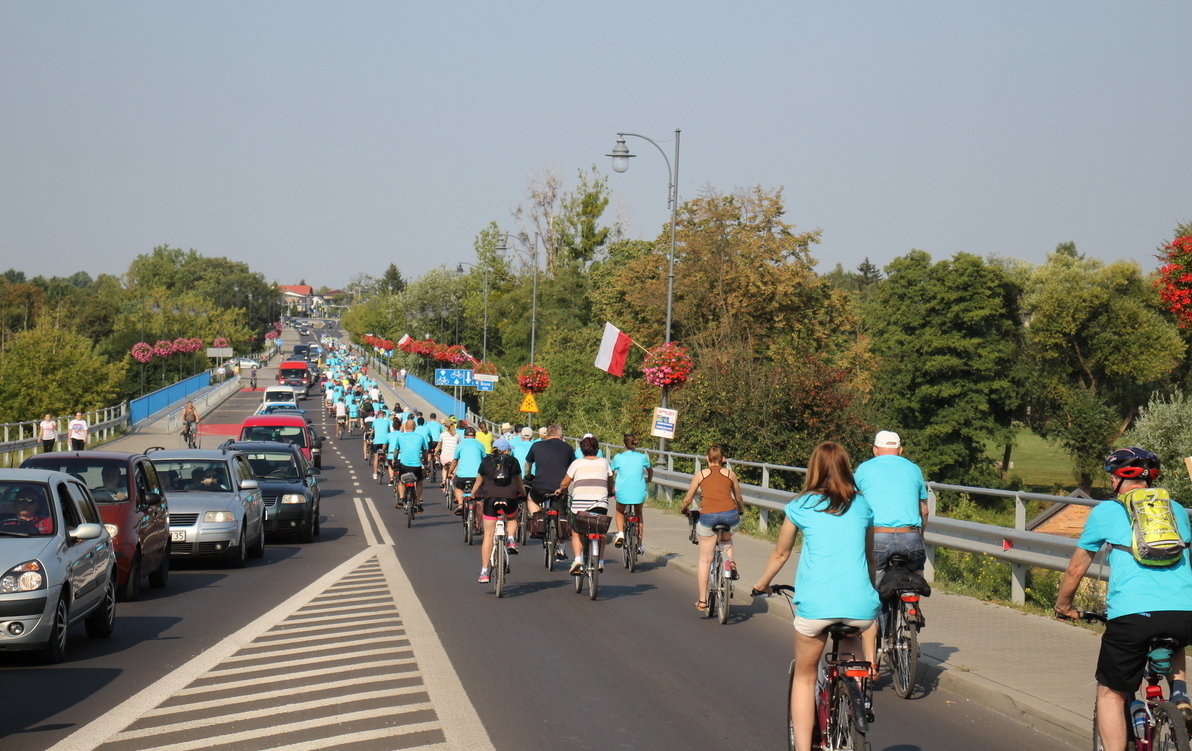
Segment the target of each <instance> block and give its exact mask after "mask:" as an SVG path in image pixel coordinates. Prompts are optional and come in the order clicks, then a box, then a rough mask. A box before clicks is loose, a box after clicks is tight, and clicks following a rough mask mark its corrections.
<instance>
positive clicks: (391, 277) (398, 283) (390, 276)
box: [377, 263, 406, 295]
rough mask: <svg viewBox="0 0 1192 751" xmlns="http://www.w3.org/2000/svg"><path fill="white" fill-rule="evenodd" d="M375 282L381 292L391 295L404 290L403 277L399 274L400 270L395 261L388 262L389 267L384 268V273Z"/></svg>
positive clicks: (404, 282) (404, 281)
mask: <svg viewBox="0 0 1192 751" xmlns="http://www.w3.org/2000/svg"><path fill="white" fill-rule="evenodd" d="M377 284H378V286H379V287H380V289H381V290H382V291H383V292H387V293H389V294H391V295H397V294H401V293H402V292H405V290H406V280H405V277H403V276H402V275H401V270H400V269H398V268H397V264H396V263H391V264H389V268H387V269H385V273H384V274H382V275H381V278H380V280H378V282H377Z"/></svg>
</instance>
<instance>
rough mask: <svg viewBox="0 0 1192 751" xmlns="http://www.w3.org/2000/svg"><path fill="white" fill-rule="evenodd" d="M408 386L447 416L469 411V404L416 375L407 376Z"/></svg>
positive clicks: (460, 415) (462, 414)
mask: <svg viewBox="0 0 1192 751" xmlns="http://www.w3.org/2000/svg"><path fill="white" fill-rule="evenodd" d="M406 388H408V389H409V390H410V391H413V392H414V393H415V394H417V395H418V396H420V397H421V398H423V399H425V400H426V401H427V403H429V404H430V406H432V407H434V408H435V411H437V412H439V413H440V414H441V415H443V416H444V417H446V416H447V415H455V416H456V417H461V418H462V417H463V416H464V415H466V414H467V413H468V405H466V404H464V403H463V402H461V401H456V400H455V399H453V398H451V395H449V394H447V393H445V392H443V391H440V390H439V389H437V388H435V387H434V386H432V385H431V384H429V383H427V382H426V381H424V380H422V379H421V378H419V377H418V376H415V375H407V376H406Z"/></svg>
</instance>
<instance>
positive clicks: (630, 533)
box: [625, 522, 637, 574]
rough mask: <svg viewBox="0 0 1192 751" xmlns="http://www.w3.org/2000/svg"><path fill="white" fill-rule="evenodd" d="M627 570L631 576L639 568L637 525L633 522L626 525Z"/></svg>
mask: <svg viewBox="0 0 1192 751" xmlns="http://www.w3.org/2000/svg"><path fill="white" fill-rule="evenodd" d="M625 568H627V569H629V573H631V574H632V573H633V572H634V570H635V569H636V568H637V525H636V524H634V523H633V522H629V523H628V524H626V525H625Z"/></svg>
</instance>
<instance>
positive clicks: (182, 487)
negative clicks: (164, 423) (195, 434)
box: [153, 459, 232, 493]
mask: <svg viewBox="0 0 1192 751" xmlns="http://www.w3.org/2000/svg"><path fill="white" fill-rule="evenodd" d="M153 466H154V467H156V468H157V474H158V476H159V477H161V478H162V482H164V483H165V486H166V491H167V492H179V491H180V492H183V493H186V492H189V491H192V490H193V491H198V492H207V493H216V492H220V491H225V492H226V491H229V490H231V489H232V484H231V483H230V482H229V481H228V468H227V465H225V464H224V463H223V462H222V461H212V460H208V459H158V460H155V461H154V462H153Z"/></svg>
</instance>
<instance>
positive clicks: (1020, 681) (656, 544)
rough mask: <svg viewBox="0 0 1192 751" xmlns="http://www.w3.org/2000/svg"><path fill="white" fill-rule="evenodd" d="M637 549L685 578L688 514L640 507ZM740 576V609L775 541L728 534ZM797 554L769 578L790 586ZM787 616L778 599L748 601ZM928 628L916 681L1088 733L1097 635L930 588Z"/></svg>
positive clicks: (1068, 739) (1050, 728)
mask: <svg viewBox="0 0 1192 751" xmlns="http://www.w3.org/2000/svg"><path fill="white" fill-rule="evenodd" d="M645 525H646V530H645V541H646V544H645V546H644V547H645V552H646V557H647V558H650V557H653V558H654V559H655V560H657V562H658V563H660V564H663V565H665V566H668V567H674V568H675V569H676V570H678V571H681V572H683V573H687V574H690V575H691V576H692V590H693V591H692V601H693V602H694V601H695V599H696V597H695V592H694V589H695V586H694V576H695V569H696V564H697V563H698V559H699V551H698V548H697V547H696V546H695V545H693V544H692V543H691V541H690V540H689V539H688V530H689V527H688V524H687V519H686V518H685V517H683V516H680V515H678V514H674V513H666V512H664V511H660V510H658V509H654V508H647V509H646V516H645ZM733 548H734V558H735V559H736V561H737V566H738V569H739V570H740V572H741V578H740V580H739V581H738V582H737V585H736V592H735V597H734V605H737V604H740V605H748V604H749V602H750V600H751V599H752V598H751V597H750V594H749V592H750V589H751V588H752V586H753V584H754V582H756V581H757V577H758V575H759V574H760V573H761V571H762V570H763V569H764V568H765V565H766V562H767V560H768V559H769V557H770V553H771V552H772V551H773V549H774V546H773V545H772V544H771V543H769V542H766V541H763V540H758V539H755V538H752V537H748V536H746V535H744V534H737V535H734V536H733ZM797 559H798V556H797V554H796V555H795V556H792V560H791V562H790V563H788V564H787V566H786V568H784V569H783V570H782V572H780V573H779V574H778V576H777V577H775V581H776V582H778V583H793V582H794V577H795V568H796V565H797ZM755 604H756V605H759V606H761V607H764V608H767V609H768V611H769V613H770V614H772V615H775V616H777V617H779V618H782V619H783V620H784V621H789V620H790V617H791V614H790V609H789V607H788V606H787V604H786V603H785V602H784V601H783V600H782V598H779V597H769V598H758V600H757V601H756V603H755ZM923 612H924V614H925V616H926V618H927V626H926V627H925V628H924V630H923V631H922V632H921V633H920V635H919V646H920V649H921V651H922V656H923V658H922V666H925V667H926V668H927V670H926V671H921V673H920V678H919V682H920V685H924V683H926V685H927V686H929V687H937V686H938V687H939V688H944V689H947V690H949V691H952V692H954V693H956V694H959V695H961V696H964V697H966V698H968V699H970V700H972V701H974V702H976V703H978V704H981V705H983V706H985V707H988V708H989V709H992V710H994V711H995V712H999V713H1001V714H1004V715H1006V716H1007V717H1010V718H1012V719H1015V720H1017V721H1019V722H1022V723H1023V724H1025V725H1028V726H1030V727H1033V728H1036V729H1037V730H1039V731H1040V732H1042V733H1045V734H1047V735H1050V736H1052V737H1054V738H1056V739H1057V740H1059V741H1062V742H1064V743H1067V744H1069V745H1072V746H1075V747H1086V746H1087V745H1088V743H1089V741H1090V740H1091V739H1092V723H1093V696H1094V690H1095V685H1094V679H1093V671H1094V666H1095V665H1096V662H1097V653H1098V651H1099V648H1100V637H1099V636H1098V635H1097V634H1095V633H1093V632H1091V631H1087V630H1085V629H1082V628H1077V627H1074V626H1071V625H1068V624H1065V623H1060V622H1059V621H1055V620H1052V619H1049V618H1044V617H1041V616H1035V615H1030V614H1026V613H1022V612H1020V611H1017V610H1014V609H1012V608H1007V607H1003V606H1000V605H994V604H991V603H988V602H982V601H980V600H975V599H972V598H969V597H961V596H959V595H950V594H946V593H943V592H940V591H939V590H936V591H934V592H933V594H932V595H931V597H930V598H925V599H924V604H923Z"/></svg>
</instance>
